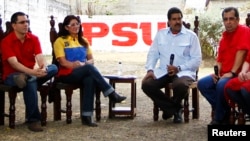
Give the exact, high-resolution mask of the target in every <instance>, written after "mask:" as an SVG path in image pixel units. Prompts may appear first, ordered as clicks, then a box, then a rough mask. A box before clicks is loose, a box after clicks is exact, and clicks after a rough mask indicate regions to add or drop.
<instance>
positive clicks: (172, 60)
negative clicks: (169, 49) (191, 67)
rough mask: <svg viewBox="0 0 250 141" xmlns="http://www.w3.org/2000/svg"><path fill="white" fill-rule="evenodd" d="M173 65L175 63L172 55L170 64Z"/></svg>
mask: <svg viewBox="0 0 250 141" xmlns="http://www.w3.org/2000/svg"><path fill="white" fill-rule="evenodd" d="M173 63H174V54H171V55H170V62H169V64H170V65H173Z"/></svg>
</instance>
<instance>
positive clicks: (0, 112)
mask: <svg viewBox="0 0 250 141" xmlns="http://www.w3.org/2000/svg"><path fill="white" fill-rule="evenodd" d="M4 109H5V92H4V91H0V125H4V111H5V110H4Z"/></svg>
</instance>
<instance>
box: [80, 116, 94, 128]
mask: <svg viewBox="0 0 250 141" xmlns="http://www.w3.org/2000/svg"><path fill="white" fill-rule="evenodd" d="M82 124H83V125H88V126H90V127H97V124H96V123H94V122H93V121H92V117H91V116H82Z"/></svg>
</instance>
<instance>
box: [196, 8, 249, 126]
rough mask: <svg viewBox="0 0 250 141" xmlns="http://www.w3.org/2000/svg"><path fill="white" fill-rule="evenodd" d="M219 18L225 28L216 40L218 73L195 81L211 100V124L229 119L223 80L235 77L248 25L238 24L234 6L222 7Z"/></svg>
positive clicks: (239, 64)
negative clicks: (217, 46) (217, 41)
mask: <svg viewBox="0 0 250 141" xmlns="http://www.w3.org/2000/svg"><path fill="white" fill-rule="evenodd" d="M222 19H223V23H224V26H225V29H226V31H225V32H223V34H222V38H221V40H220V43H219V49H218V56H217V60H216V61H217V62H216V63H217V65H218V76H216V75H215V74H212V75H208V76H206V77H204V78H201V79H200V80H199V81H198V85H197V86H198V89H199V90H200V92H201V94H202V95H203V96H204V97H205V98H206V99H207V101H208V102H209V103H210V105H211V107H212V109H213V111H214V117H213V120H212V121H211V123H210V124H211V125H215V124H227V123H229V114H230V107H229V105H228V104H227V102H226V99H225V97H224V87H225V85H226V83H227V82H228V81H229V80H230V79H232V78H234V77H236V76H237V75H238V73H239V71H240V69H241V66H242V63H243V61H244V59H245V56H246V54H247V50H248V49H249V45H250V44H249V35H248V34H249V29H248V27H246V26H243V25H240V24H239V21H240V18H239V12H238V10H237V9H236V8H234V7H228V8H225V9H224V10H223V12H222Z"/></svg>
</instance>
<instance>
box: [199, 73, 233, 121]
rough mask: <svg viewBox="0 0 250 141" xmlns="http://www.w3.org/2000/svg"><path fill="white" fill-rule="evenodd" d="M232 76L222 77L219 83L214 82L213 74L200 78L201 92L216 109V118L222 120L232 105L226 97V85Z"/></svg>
mask: <svg viewBox="0 0 250 141" xmlns="http://www.w3.org/2000/svg"><path fill="white" fill-rule="evenodd" d="M230 79H231V78H221V79H220V80H219V81H218V82H217V83H214V81H213V78H212V76H211V75H208V76H206V77H203V78H201V79H200V80H198V84H197V87H198V89H199V91H200V92H201V94H202V95H203V96H204V97H205V98H206V99H207V101H208V102H209V103H210V105H211V106H212V109H213V110H214V111H215V117H214V119H215V120H216V121H222V120H224V118H226V116H227V114H229V112H230V107H229V105H228V104H227V102H226V99H225V97H224V87H225V85H226V83H227V82H228V81H229V80H230Z"/></svg>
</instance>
